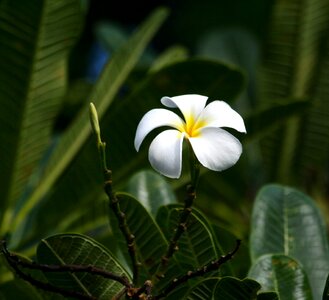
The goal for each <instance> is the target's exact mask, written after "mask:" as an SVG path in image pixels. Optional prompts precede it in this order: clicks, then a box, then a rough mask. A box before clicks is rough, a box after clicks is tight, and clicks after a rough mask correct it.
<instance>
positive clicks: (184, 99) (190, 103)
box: [161, 94, 208, 121]
mask: <svg viewBox="0 0 329 300" xmlns="http://www.w3.org/2000/svg"><path fill="white" fill-rule="evenodd" d="M207 99H208V97H206V96H201V95H196V94H191V95H181V96H176V97H162V98H161V103H162V104H163V105H165V106H167V107H171V108H175V107H178V108H179V110H180V111H181V112H182V114H183V116H184V118H185V121H187V120H189V119H190V118H191V117H192V119H194V120H195V119H196V118H197V117H198V116H199V114H200V113H201V112H202V110H203V109H204V107H205V105H206V102H207Z"/></svg>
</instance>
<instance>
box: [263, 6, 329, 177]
mask: <svg viewBox="0 0 329 300" xmlns="http://www.w3.org/2000/svg"><path fill="white" fill-rule="evenodd" d="M328 10H329V5H328V2H327V1H326V0H316V1H313V0H305V1H299V0H291V1H279V2H276V3H275V5H274V7H273V15H272V18H271V22H270V27H269V28H270V30H269V32H268V34H267V36H268V39H267V45H268V47H266V48H265V49H266V52H265V53H264V54H265V55H264V58H265V59H264V62H263V67H262V69H261V74H260V75H261V76H260V77H259V78H260V79H261V85H260V87H261V94H262V98H261V101H262V102H267V103H268V102H271V101H272V100H273V99H277V98H280V97H283V98H286V99H287V100H288V99H289V98H290V97H292V98H295V97H298V98H299V97H305V96H307V97H309V98H310V100H311V101H312V103H314V104H316V102H317V104H316V106H317V109H316V110H314V109H312V116H311V115H309V114H305V115H304V116H299V117H295V118H292V119H290V120H289V121H288V122H287V123H286V124H285V125H284V126H282V127H281V128H280V129H279V130H276V131H274V132H272V133H271V134H270V135H269V136H267V137H266V138H264V140H263V141H262V142H263V143H262V145H263V150H264V152H263V153H264V160H265V165H266V166H267V169H268V171H269V173H270V176H271V178H272V180H280V181H281V182H286V183H287V182H288V183H291V182H294V181H296V179H297V180H298V181H299V182H302V183H304V181H305V180H303V179H304V178H301V177H302V176H303V175H304V174H303V173H304V172H307V171H309V169H308V168H305V167H306V166H307V165H308V167H311V168H312V164H313V163H315V162H316V161H317V155H316V154H315V153H314V151H313V148H315V149H316V152H317V154H320V153H321V156H322V158H323V157H325V158H326V160H327V161H328V151H326V150H324V149H323V148H324V147H323V146H324V145H325V148H326V149H328V136H327V134H326V135H325V136H323V135H322V134H321V133H322V132H323V131H322V130H324V129H325V128H328V127H329V123H328V121H324V120H327V119H328V118H327V116H328V111H327V107H328V105H326V103H327V99H328V97H326V95H327V91H326V89H325V86H327V85H322V84H321V85H322V88H321V92H320V93H319V90H318V89H317V87H318V86H319V82H320V81H322V82H323V83H324V82H328V79H327V78H325V77H324V76H325V75H326V73H327V66H328V64H327V61H328V56H327V53H326V52H327V51H323V45H324V43H325V42H327V35H326V34H325V33H326V32H327V31H328V24H329V23H328V21H329V18H328V17H329V14H328ZM325 56H326V57H325ZM320 70H321V71H320ZM323 92H324V93H323ZM321 93H322V95H321ZM319 102H322V104H321V105H320V106H319V105H318V104H319ZM321 108H323V109H324V110H321ZM319 109H320V110H319ZM319 120H322V122H323V123H324V124H325V126H322V124H323V123H322V122H321V121H319ZM308 121H310V123H312V124H311V128H308V124H307V123H308ZM321 123H322V124H321ZM316 128H319V129H320V131H316V130H315V129H316ZM306 134H307V136H306ZM305 139H307V140H305ZM314 139H315V140H317V141H321V142H319V143H315V140H314ZM306 144H307V145H308V150H307V154H308V155H307V156H308V157H310V160H309V162H311V163H310V165H309V164H308V162H307V163H306V164H305V159H303V158H305V157H301V155H300V154H301V153H303V156H304V155H305V152H304V150H303V149H302V147H303V146H304V145H306ZM317 145H319V146H317ZM320 145H321V146H320ZM321 150H322V151H321ZM320 162H321V164H323V161H322V160H321V161H320ZM318 163H319V161H318ZM301 171H302V172H301ZM295 174H296V176H297V177H298V178H295V176H293V175H295ZM312 182H313V181H312Z"/></svg>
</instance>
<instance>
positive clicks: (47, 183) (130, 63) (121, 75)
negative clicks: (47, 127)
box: [12, 9, 167, 230]
mask: <svg viewBox="0 0 329 300" xmlns="http://www.w3.org/2000/svg"><path fill="white" fill-rule="evenodd" d="M166 15H167V11H166V10H164V9H159V10H157V11H156V12H155V13H153V14H152V15H151V16H150V18H149V19H148V20H147V21H146V22H145V23H144V24H143V25H142V26H141V28H140V29H139V30H138V31H137V32H136V33H135V34H134V35H133V36H132V37H131V39H130V40H129V41H128V42H127V43H126V44H125V46H124V47H123V48H121V50H120V51H118V52H117V53H116V54H115V55H114V56H113V57H112V58H111V59H110V61H109V63H108V64H107V65H106V66H105V68H104V70H103V72H102V75H101V77H100V79H99V80H98V82H97V84H96V85H95V87H94V89H93V91H92V93H91V95H90V96H89V100H90V101H93V102H94V103H95V105H96V107H97V110H98V113H99V118H100V119H101V118H102V116H103V115H104V113H105V111H106V109H107V108H108V107H109V105H110V104H111V103H112V101H113V99H114V96H115V95H116V93H117V92H118V90H119V88H120V87H121V86H122V84H123V82H124V81H125V79H126V78H127V76H128V74H129V72H130V71H131V70H132V69H133V67H134V66H135V64H136V62H137V61H138V58H139V57H140V55H141V53H142V51H143V50H144V49H145V47H146V46H147V44H148V43H149V41H150V39H151V38H152V37H153V35H154V34H155V32H156V30H157V29H158V28H159V26H160V25H161V23H162V22H163V21H164V18H165V17H166ZM89 135H90V126H89V115H88V107H87V106H85V107H84V109H83V110H82V111H81V113H80V114H79V116H78V117H77V119H76V120H75V122H74V123H73V124H72V126H71V127H70V128H69V129H68V130H67V131H66V132H65V134H64V135H63V137H62V138H61V140H60V142H59V144H58V145H57V147H56V149H55V151H54V152H53V154H52V156H51V158H50V160H49V164H48V166H47V168H46V170H45V175H44V177H43V178H42V181H41V182H40V184H39V185H38V187H37V188H36V190H35V191H34V192H33V194H32V195H31V196H30V197H29V198H28V200H27V201H26V203H25V205H24V206H23V207H22V208H21V210H20V211H19V213H18V214H17V215H16V216H15V221H14V223H13V224H12V227H13V229H14V230H15V229H17V227H18V226H19V225H20V224H21V222H22V221H23V220H24V218H25V217H26V215H27V214H29V212H30V211H31V209H32V208H33V207H34V206H35V205H36V204H37V203H39V202H40V200H41V199H42V197H43V196H44V195H45V194H46V193H47V192H48V191H49V188H50V187H51V186H52V184H54V183H55V182H56V180H57V179H58V178H59V177H60V176H61V175H62V174H63V173H64V172H65V170H66V169H67V167H68V166H69V165H70V163H71V161H72V159H73V158H74V157H75V156H76V154H77V153H78V151H79V150H80V149H81V147H82V146H83V144H84V143H85V142H86V140H87V138H88V136H89Z"/></svg>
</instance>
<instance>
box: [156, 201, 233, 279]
mask: <svg viewBox="0 0 329 300" xmlns="http://www.w3.org/2000/svg"><path fill="white" fill-rule="evenodd" d="M182 210H183V207H182V206H181V205H178V204H176V205H175V204H171V205H166V206H163V207H161V208H160V209H159V210H158V214H157V218H156V220H157V223H158V224H159V226H160V228H161V230H162V231H163V232H164V234H165V236H166V238H167V240H168V241H169V240H170V239H171V238H172V236H173V234H174V230H175V229H176V227H177V223H178V220H179V216H180V213H181V212H182ZM218 233H219V232H217V233H216V234H215V233H214V227H212V226H211V225H210V223H209V221H208V220H207V218H206V217H205V216H204V215H203V214H202V213H201V212H200V211H198V210H197V209H195V208H193V209H192V213H191V215H190V217H189V219H188V224H187V227H186V231H185V232H184V233H183V235H182V236H181V238H180V240H179V242H178V247H179V251H178V252H176V253H175V258H176V259H177V261H179V262H180V263H181V266H182V267H183V268H184V270H185V271H190V270H193V269H196V268H199V267H202V266H204V265H205V264H207V263H209V262H210V261H212V260H216V259H218V258H219V256H221V255H225V254H227V253H228V252H229V251H231V250H232V249H233V248H234V246H235V243H233V244H232V248H230V249H229V250H227V252H226V249H225V248H226V247H223V244H222V241H221V240H218V239H217V237H218V235H217V234H218ZM219 272H220V274H221V275H231V274H232V272H233V271H232V266H231V265H230V262H227V263H225V264H224V265H222V266H221V267H220V269H219ZM207 276H208V275H207Z"/></svg>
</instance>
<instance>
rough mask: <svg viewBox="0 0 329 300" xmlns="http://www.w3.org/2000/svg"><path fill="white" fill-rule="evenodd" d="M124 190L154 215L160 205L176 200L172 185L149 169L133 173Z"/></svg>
mask: <svg viewBox="0 0 329 300" xmlns="http://www.w3.org/2000/svg"><path fill="white" fill-rule="evenodd" d="M124 191H126V192H127V193H129V194H131V195H132V196H134V197H135V198H136V199H138V201H140V202H141V204H142V205H143V206H144V207H145V208H146V209H147V211H148V212H149V213H151V214H152V215H153V216H154V217H155V216H156V213H157V211H158V208H159V207H160V206H162V205H166V204H170V203H175V202H176V197H175V194H174V192H173V190H172V187H171V186H170V185H169V183H168V182H167V181H166V180H165V178H164V177H163V176H161V175H159V174H158V173H155V172H154V171H150V170H144V171H140V172H138V173H136V174H134V175H133V176H132V177H131V178H130V179H129V181H128V183H127V185H126V187H125V188H124Z"/></svg>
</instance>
